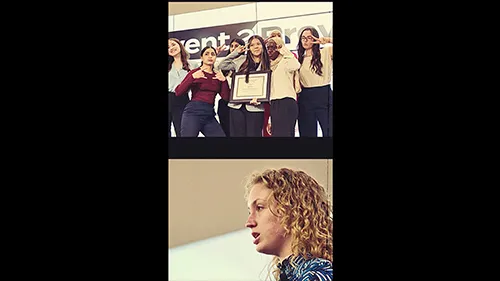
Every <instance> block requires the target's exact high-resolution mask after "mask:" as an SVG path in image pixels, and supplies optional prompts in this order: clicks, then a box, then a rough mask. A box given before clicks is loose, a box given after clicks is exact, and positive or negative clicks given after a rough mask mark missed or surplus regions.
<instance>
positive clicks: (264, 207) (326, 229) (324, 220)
mask: <svg viewBox="0 0 500 281" xmlns="http://www.w3.org/2000/svg"><path fill="white" fill-rule="evenodd" d="M245 199H246V201H247V204H248V210H249V217H248V220H247V222H246V224H245V227H248V228H250V229H251V230H252V236H253V237H254V238H255V240H254V242H253V243H254V244H255V245H256V250H257V252H259V253H263V254H267V255H273V256H275V257H274V258H273V260H272V262H271V264H270V267H271V268H270V269H269V273H271V271H272V273H273V276H274V277H275V279H276V280H280V281H285V280H290V281H326V280H328V281H331V280H332V279H333V268H332V263H333V240H332V232H333V218H332V215H333V214H332V206H331V204H330V203H329V200H328V196H327V193H326V192H325V189H324V187H322V186H321V185H319V184H318V182H317V181H316V180H315V179H314V178H312V177H311V176H309V175H307V174H306V173H304V172H303V171H294V170H291V169H288V168H282V169H279V170H275V169H268V170H265V171H264V172H262V173H255V174H253V175H251V176H250V179H249V181H248V183H247V184H246V186H245ZM268 277H269V276H268Z"/></svg>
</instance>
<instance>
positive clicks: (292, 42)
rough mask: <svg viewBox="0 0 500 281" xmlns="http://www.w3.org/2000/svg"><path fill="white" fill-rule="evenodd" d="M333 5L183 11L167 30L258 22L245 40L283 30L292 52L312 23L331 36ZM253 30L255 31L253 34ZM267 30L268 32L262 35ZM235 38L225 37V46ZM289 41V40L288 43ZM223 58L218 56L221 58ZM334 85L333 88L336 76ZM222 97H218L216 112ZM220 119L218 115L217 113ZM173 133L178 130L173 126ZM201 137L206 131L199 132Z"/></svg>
mask: <svg viewBox="0 0 500 281" xmlns="http://www.w3.org/2000/svg"><path fill="white" fill-rule="evenodd" d="M332 10H333V5H332V3H331V2H330V3H328V2H290V3H285V2H274V3H272V2H256V3H253V4H245V5H239V6H233V7H226V8H220V9H214V10H207V11H200V12H194V13H187V14H180V15H174V16H169V17H168V31H169V32H175V31H182V30H190V29H196V28H206V27H212V26H221V25H229V24H237V23H244V22H252V21H256V22H257V23H256V25H255V27H254V28H252V29H251V30H250V31H248V32H247V33H244V34H247V35H245V36H244V38H243V40H244V41H245V42H246V41H247V39H248V37H250V36H252V35H254V34H258V35H261V36H263V37H264V38H265V37H267V36H268V35H269V34H268V33H269V32H270V31H271V30H272V29H274V28H277V29H281V31H282V34H283V35H285V36H286V37H288V39H286V41H287V42H285V43H286V46H287V48H288V49H290V50H291V51H295V50H296V49H297V44H298V42H299V32H300V30H301V28H302V27H305V26H313V27H315V28H316V30H318V32H319V35H320V36H323V37H325V36H328V37H332V27H333V12H332ZM251 32H253V34H251ZM263 33H266V34H263ZM196 39H198V40H199V42H200V43H201V44H200V49H202V48H204V47H205V45H206V44H203V43H205V42H206V40H203V38H196ZM231 39H232V38H229V39H227V40H226V46H227V45H229V42H230V41H231ZM288 40H289V42H288ZM220 59H221V58H218V60H220ZM191 61H192V62H194V63H195V64H200V62H201V61H200V60H199V59H194V60H191ZM331 87H332V88H333V79H332V84H331ZM219 99H220V96H218V95H217V96H216V100H215V111H216V112H217V105H218V102H219ZM216 118H217V120H218V118H219V117H218V116H216ZM171 130H172V135H173V136H175V131H174V129H173V125H172V128H171ZM199 136H201V137H203V134H201V133H200V135H199ZM295 136H296V137H298V136H299V133H298V128H297V126H296V129H295ZM318 136H319V137H321V136H322V132H321V128H320V126H319V124H318Z"/></svg>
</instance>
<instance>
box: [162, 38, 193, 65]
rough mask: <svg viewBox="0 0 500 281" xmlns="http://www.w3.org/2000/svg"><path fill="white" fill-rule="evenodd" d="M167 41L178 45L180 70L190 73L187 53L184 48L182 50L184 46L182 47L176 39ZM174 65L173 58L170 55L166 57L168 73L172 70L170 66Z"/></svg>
mask: <svg viewBox="0 0 500 281" xmlns="http://www.w3.org/2000/svg"><path fill="white" fill-rule="evenodd" d="M168 40H172V41H174V42H175V43H177V44H179V49H181V61H182V69H184V70H186V71H190V70H191V69H190V67H189V63H188V59H189V53H188V52H187V51H186V48H184V45H182V43H181V41H179V39H177V38H168ZM173 63H174V57H172V56H171V55H168V71H169V72H170V70H171V69H172V64H173Z"/></svg>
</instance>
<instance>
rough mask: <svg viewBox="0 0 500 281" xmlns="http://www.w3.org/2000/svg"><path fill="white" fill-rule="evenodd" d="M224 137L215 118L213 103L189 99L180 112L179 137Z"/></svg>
mask: <svg viewBox="0 0 500 281" xmlns="http://www.w3.org/2000/svg"><path fill="white" fill-rule="evenodd" d="M200 132H202V133H203V135H204V136H205V137H225V136H226V135H225V134H224V131H223V130H222V128H221V126H220V124H219V122H217V120H216V119H215V111H214V105H213V104H209V103H206V102H203V101H190V102H189V103H188V105H186V108H185V109H184V112H183V114H182V125H181V137H197V136H198V134H199V133H200Z"/></svg>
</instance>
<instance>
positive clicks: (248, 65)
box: [238, 35, 271, 83]
mask: <svg viewBox="0 0 500 281" xmlns="http://www.w3.org/2000/svg"><path fill="white" fill-rule="evenodd" d="M253 39H257V40H259V41H260V44H261V45H262V52H261V53H260V70H270V69H271V63H270V61H269V55H268V54H267V48H266V43H264V38H262V37H260V36H259V35H253V36H252V37H250V39H248V44H252V40H253ZM255 70H257V63H255V61H254V60H253V55H252V52H251V51H250V48H249V50H248V51H247V58H246V59H245V61H244V62H243V64H242V65H241V66H240V69H239V70H238V72H240V73H241V72H245V74H246V77H245V82H246V83H248V76H249V75H250V71H255Z"/></svg>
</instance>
